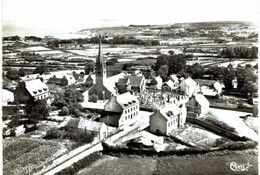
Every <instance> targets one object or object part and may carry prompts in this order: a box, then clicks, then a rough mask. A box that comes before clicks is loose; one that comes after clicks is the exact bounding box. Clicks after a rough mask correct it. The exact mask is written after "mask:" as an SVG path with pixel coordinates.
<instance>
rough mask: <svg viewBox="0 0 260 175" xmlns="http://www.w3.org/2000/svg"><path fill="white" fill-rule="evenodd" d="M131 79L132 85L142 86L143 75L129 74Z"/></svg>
mask: <svg viewBox="0 0 260 175" xmlns="http://www.w3.org/2000/svg"><path fill="white" fill-rule="evenodd" d="M129 80H130V82H131V85H132V86H140V85H141V83H142V80H143V76H129Z"/></svg>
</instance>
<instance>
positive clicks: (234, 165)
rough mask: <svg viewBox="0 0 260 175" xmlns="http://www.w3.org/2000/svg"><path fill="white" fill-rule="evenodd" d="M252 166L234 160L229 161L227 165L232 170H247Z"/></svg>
mask: <svg viewBox="0 0 260 175" xmlns="http://www.w3.org/2000/svg"><path fill="white" fill-rule="evenodd" d="M250 166H252V165H250V164H249V162H248V163H247V164H242V163H236V162H234V161H233V162H231V163H230V165H229V167H230V169H231V170H232V171H248V169H249V167H250Z"/></svg>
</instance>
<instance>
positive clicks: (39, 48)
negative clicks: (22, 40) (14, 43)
mask: <svg viewBox="0 0 260 175" xmlns="http://www.w3.org/2000/svg"><path fill="white" fill-rule="evenodd" d="M18 50H19V51H21V52H35V51H50V50H51V49H49V48H46V47H43V46H35V47H26V48H22V49H18Z"/></svg>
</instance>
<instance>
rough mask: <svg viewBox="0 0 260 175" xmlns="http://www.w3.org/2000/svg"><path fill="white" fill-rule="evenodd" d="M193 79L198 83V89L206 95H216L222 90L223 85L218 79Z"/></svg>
mask: <svg viewBox="0 0 260 175" xmlns="http://www.w3.org/2000/svg"><path fill="white" fill-rule="evenodd" d="M194 81H195V82H197V83H198V84H199V85H200V91H201V93H202V94H203V95H204V96H206V97H216V96H217V95H220V94H221V92H222V87H223V85H221V84H220V83H219V82H218V81H214V80H203V79H194Z"/></svg>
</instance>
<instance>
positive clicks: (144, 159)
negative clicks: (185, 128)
mask: <svg viewBox="0 0 260 175" xmlns="http://www.w3.org/2000/svg"><path fill="white" fill-rule="evenodd" d="M233 161H234V162H236V163H243V164H247V163H249V164H250V165H252V166H250V167H249V169H248V171H247V172H246V174H250V175H253V174H257V172H258V158H257V150H246V151H224V152H211V153H206V154H195V155H184V156H177V155H171V156H158V157H157V156H155V157H148V156H137V155H120V156H119V157H114V156H107V155H104V158H102V159H100V160H98V161H96V162H95V163H93V164H92V165H91V166H89V167H86V168H85V169H83V170H81V171H80V172H79V173H78V175H84V174H89V175H99V174H102V175H110V174H115V175H121V174H127V175H128V174H129V175H135V174H142V175H153V174H157V175H165V174H178V175H179V174H180V175H182V174H193V175H201V174H205V175H206V174H223V175H229V174H238V172H234V171H232V170H231V169H230V163H231V162H233Z"/></svg>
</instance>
